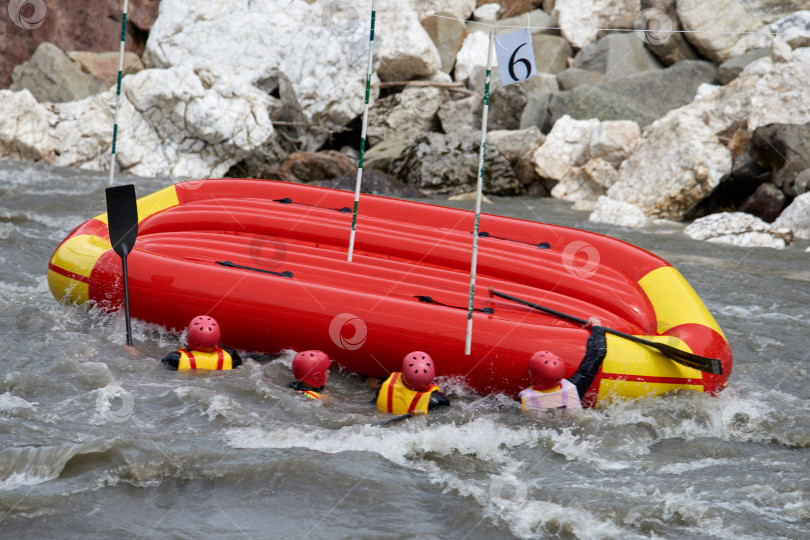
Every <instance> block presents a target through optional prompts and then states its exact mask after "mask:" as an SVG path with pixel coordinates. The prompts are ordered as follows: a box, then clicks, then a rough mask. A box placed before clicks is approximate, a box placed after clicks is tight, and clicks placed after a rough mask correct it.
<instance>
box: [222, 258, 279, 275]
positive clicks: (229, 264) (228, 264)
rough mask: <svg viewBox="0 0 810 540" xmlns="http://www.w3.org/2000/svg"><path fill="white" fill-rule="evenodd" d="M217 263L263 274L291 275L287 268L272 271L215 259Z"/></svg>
mask: <svg viewBox="0 0 810 540" xmlns="http://www.w3.org/2000/svg"><path fill="white" fill-rule="evenodd" d="M217 264H219V265H222V266H227V267H228V268H241V269H242V270H253V271H254V272H261V273H263V274H271V275H273V276H281V277H288V278H291V277H293V273H292V272H290V271H289V270H285V271H284V272H273V271H272V270H265V269H264V268H253V267H250V266H242V265H241V264H236V263H232V262H231V261H217Z"/></svg>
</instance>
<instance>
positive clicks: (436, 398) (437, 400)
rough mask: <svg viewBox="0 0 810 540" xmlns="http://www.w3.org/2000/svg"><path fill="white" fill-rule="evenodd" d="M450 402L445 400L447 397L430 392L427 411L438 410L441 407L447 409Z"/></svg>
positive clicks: (439, 393) (437, 392) (436, 392)
mask: <svg viewBox="0 0 810 540" xmlns="http://www.w3.org/2000/svg"><path fill="white" fill-rule="evenodd" d="M449 406H450V400H449V399H447V396H445V395H444V394H442V393H441V392H439V391H438V390H437V391H435V392H431V394H430V401H429V402H428V410H429V411H433V410H435V409H439V408H441V407H449Z"/></svg>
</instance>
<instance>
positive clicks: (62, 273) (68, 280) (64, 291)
mask: <svg viewBox="0 0 810 540" xmlns="http://www.w3.org/2000/svg"><path fill="white" fill-rule="evenodd" d="M109 249H112V246H111V245H110V242H108V241H107V240H105V239H104V238H99V237H98V236H93V235H90V234H78V235H76V236H73V237H71V238H68V239H67V240H65V241H64V242H63V243H62V245H61V246H59V248H58V249H57V250H56V252H55V253H54V254H53V257H51V264H50V265H49V267H48V285H49V287H50V289H51V294H53V296H54V298H56V299H57V300H59V301H61V302H68V303H74V304H83V303H84V302H87V301H88V300H89V299H90V296H89V289H90V285H89V281H90V273H91V272H92V271H93V266H95V264H96V261H98V258H99V257H101V256H102V255H103V254H104V253H105V252H106V251H107V250H109Z"/></svg>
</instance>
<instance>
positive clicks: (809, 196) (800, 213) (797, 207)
mask: <svg viewBox="0 0 810 540" xmlns="http://www.w3.org/2000/svg"><path fill="white" fill-rule="evenodd" d="M808 190H810V186H804V193H802V194H801V195H799V196H798V197H796V198H795V199H793V202H792V203H790V205H789V206H788V207H787V208H785V209H784V210H782V213H781V214H780V215H779V217H778V218H776V221H774V222H773V226H774V227H784V228H787V229H790V230H791V231H793V234H795V235H796V237H797V238H808V239H810V191H808Z"/></svg>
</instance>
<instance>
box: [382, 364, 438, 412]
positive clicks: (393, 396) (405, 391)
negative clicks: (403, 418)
mask: <svg viewBox="0 0 810 540" xmlns="http://www.w3.org/2000/svg"><path fill="white" fill-rule="evenodd" d="M438 390H439V387H438V386H436V385H435V384H431V385H430V387H429V388H428V389H427V390H424V391H421V392H420V391H418V390H411V389H410V388H408V387H407V386H405V383H404V382H403V381H402V373H400V372H398V371H395V372H394V373H392V374H391V376H390V377H388V378H387V379H386V380H385V382H384V383H382V385H381V386H380V393H379V394H377V408H378V409H379V410H381V411H383V412H387V413H393V414H408V413H412V412H414V411H421V412H423V413H427V412H428V404H429V403H430V394H432V393H433V392H436V391H438Z"/></svg>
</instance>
